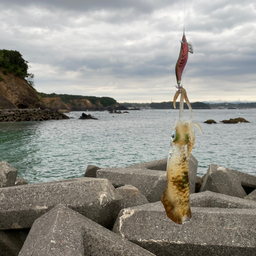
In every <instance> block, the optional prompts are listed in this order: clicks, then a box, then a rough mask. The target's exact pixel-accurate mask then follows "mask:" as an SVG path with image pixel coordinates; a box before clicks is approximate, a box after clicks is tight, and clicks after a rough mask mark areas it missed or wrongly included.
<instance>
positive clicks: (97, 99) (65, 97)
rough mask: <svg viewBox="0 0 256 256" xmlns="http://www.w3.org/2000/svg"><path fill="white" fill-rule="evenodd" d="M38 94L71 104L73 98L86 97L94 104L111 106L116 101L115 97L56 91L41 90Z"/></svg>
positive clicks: (80, 98)
mask: <svg viewBox="0 0 256 256" xmlns="http://www.w3.org/2000/svg"><path fill="white" fill-rule="evenodd" d="M39 95H40V96H41V97H42V98H46V97H50V98H53V97H59V98H60V99H61V100H62V101H63V102H64V103H71V104H72V101H73V100H82V99H87V100H89V101H90V102H91V103H92V104H95V105H96V104H97V103H98V102H100V103H101V104H102V105H103V106H104V107H107V106H112V105H114V104H116V103H117V102H116V100H115V99H113V98H110V97H96V96H82V95H71V94H56V93H51V94H47V93H43V92H39ZM73 104H74V103H73ZM74 105H75V104H74Z"/></svg>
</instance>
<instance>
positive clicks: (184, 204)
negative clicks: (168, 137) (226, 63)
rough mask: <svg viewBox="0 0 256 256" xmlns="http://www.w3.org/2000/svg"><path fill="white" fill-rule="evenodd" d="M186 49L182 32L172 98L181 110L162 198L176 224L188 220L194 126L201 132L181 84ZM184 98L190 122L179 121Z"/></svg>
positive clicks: (190, 49) (181, 110)
mask: <svg viewBox="0 0 256 256" xmlns="http://www.w3.org/2000/svg"><path fill="white" fill-rule="evenodd" d="M189 45H190V46H189ZM188 52H192V53H193V48H192V45H191V44H188V43H187V40H186V36H185V33H184V32H183V37H182V42H181V50H180V55H179V58H178V61H177V63H176V68H175V70H176V78H177V84H178V85H177V89H178V90H177V92H176V93H175V95H174V99H173V106H174V108H176V100H177V98H178V96H179V95H180V109H179V111H180V113H179V120H178V121H177V122H176V125H175V130H174V132H173V134H172V142H171V147H170V152H169V157H168V161H167V188H166V190H165V191H164V193H163V196H162V199H161V201H162V203H163V205H164V208H165V211H166V214H167V216H168V217H169V218H170V219H171V220H173V221H174V222H176V223H177V224H183V223H184V222H186V221H189V220H190V219H191V209H190V204H189V195H190V191H189V166H188V160H189V156H190V153H191V151H192V149H193V146H194V143H195V132H194V129H193V126H194V125H195V126H196V127H198V129H199V130H200V132H201V133H202V129H201V127H200V125H199V124H197V123H195V122H193V121H192V118H193V110H192V107H191V104H190V102H189V99H188V96H187V92H186V90H185V89H184V88H183V87H182V85H181V76H182V72H183V70H184V68H185V65H186V63H187V59H188ZM184 100H185V101H186V103H187V105H188V107H189V109H190V112H191V120H189V121H183V120H182V116H183V109H184Z"/></svg>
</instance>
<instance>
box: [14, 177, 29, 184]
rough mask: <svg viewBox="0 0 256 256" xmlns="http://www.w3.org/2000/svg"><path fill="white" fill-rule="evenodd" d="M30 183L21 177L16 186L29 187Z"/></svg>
mask: <svg viewBox="0 0 256 256" xmlns="http://www.w3.org/2000/svg"><path fill="white" fill-rule="evenodd" d="M27 184H28V182H27V181H26V180H25V179H24V178H23V177H19V178H18V179H17V180H16V181H15V186H19V185H27Z"/></svg>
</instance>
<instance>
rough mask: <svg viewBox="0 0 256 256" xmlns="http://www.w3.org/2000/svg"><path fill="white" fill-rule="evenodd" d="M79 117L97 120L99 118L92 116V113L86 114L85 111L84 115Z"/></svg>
mask: <svg viewBox="0 0 256 256" xmlns="http://www.w3.org/2000/svg"><path fill="white" fill-rule="evenodd" d="M79 119H95V120H98V118H96V117H94V116H92V115H91V114H88V115H86V114H85V113H82V115H81V116H80V117H79Z"/></svg>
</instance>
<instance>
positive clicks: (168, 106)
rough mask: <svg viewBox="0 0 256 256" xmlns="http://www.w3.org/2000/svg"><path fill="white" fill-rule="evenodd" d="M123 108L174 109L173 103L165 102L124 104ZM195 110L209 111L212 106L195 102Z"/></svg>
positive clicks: (193, 106) (192, 104) (177, 105)
mask: <svg viewBox="0 0 256 256" xmlns="http://www.w3.org/2000/svg"><path fill="white" fill-rule="evenodd" d="M122 105H123V106H125V107H127V108H129V107H133V108H153V109H173V108H174V107H173V102H172V101H164V102H151V103H126V102H125V103H122ZM179 106H180V105H179V102H177V103H176V108H179ZM191 106H192V108H193V109H209V108H210V106H209V105H207V104H205V103H203V102H194V103H191ZM184 108H185V109H188V106H187V104H184Z"/></svg>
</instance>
